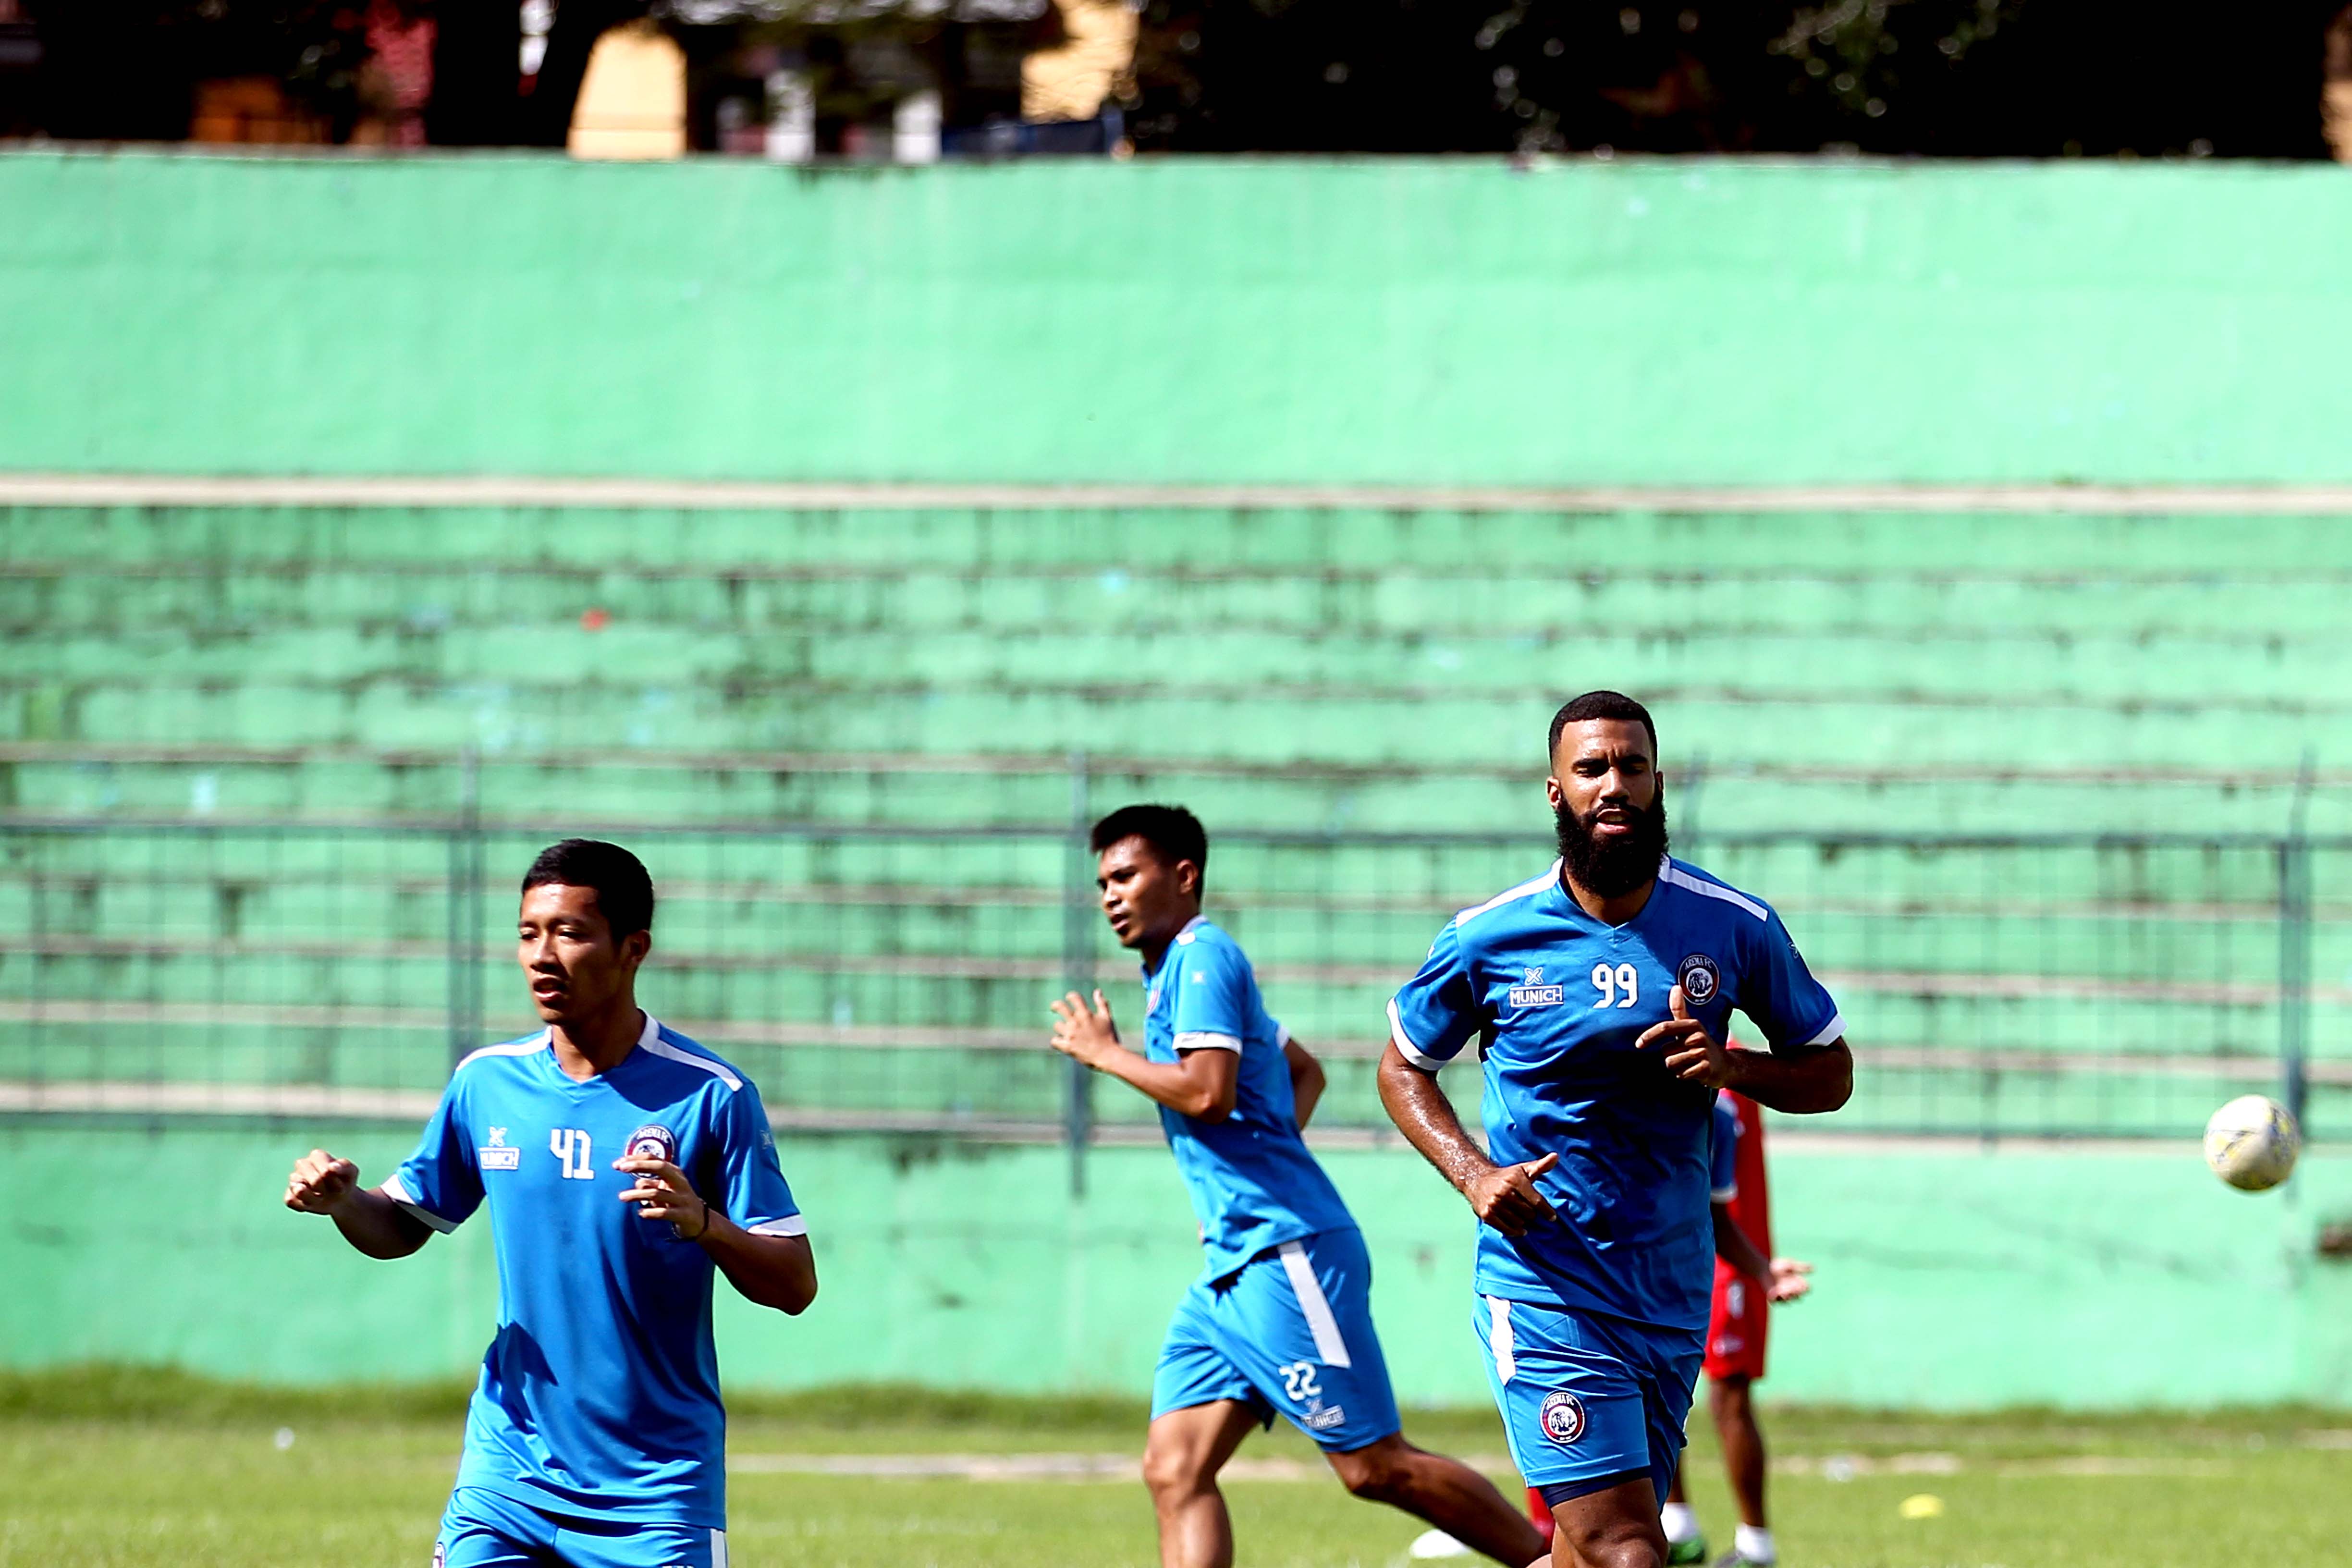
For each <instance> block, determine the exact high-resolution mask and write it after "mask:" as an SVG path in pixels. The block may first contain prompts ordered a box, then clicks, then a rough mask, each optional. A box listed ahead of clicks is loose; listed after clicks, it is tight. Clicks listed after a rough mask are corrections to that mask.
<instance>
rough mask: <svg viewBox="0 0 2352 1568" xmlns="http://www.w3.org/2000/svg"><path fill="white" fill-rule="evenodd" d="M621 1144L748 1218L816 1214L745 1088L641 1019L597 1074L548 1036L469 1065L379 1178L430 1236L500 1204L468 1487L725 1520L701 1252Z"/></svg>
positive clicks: (496, 1050)
mask: <svg viewBox="0 0 2352 1568" xmlns="http://www.w3.org/2000/svg"><path fill="white" fill-rule="evenodd" d="M625 1153H635V1154H652V1155H656V1156H659V1157H661V1158H664V1159H667V1160H669V1161H671V1162H672V1163H675V1164H677V1166H678V1168H679V1169H681V1170H682V1171H684V1172H685V1173H686V1175H687V1179H688V1181H689V1182H690V1183H692V1184H693V1186H694V1190H695V1191H696V1192H697V1193H698V1194H700V1195H701V1196H702V1197H704V1198H705V1199H707V1200H708V1201H709V1204H710V1205H711V1206H712V1207H713V1208H715V1209H717V1210H719V1212H721V1213H723V1214H725V1215H727V1217H728V1218H730V1219H731V1220H733V1221H734V1222H735V1223H736V1224H737V1225H740V1226H742V1227H743V1228H744V1229H746V1230H749V1231H751V1232H752V1233H753V1234H754V1235H761V1236H800V1235H804V1234H806V1231H807V1226H806V1224H805V1222H803V1219H802V1218H801V1213H800V1206H799V1205H797V1204H795V1203H794V1202H793V1194H792V1190H791V1189H790V1188H789V1187H788V1186H787V1185H786V1184H785V1183H784V1177H783V1172H782V1170H781V1169H780V1168H779V1166H778V1164H777V1161H776V1145H775V1140H774V1138H773V1136H772V1134H771V1133H770V1131H769V1128H768V1117H767V1112H766V1110H763V1109H762V1108H761V1103H760V1094H759V1090H758V1089H754V1088H753V1087H752V1086H751V1080H750V1079H746V1078H744V1077H743V1076H742V1075H741V1074H740V1073H738V1072H737V1071H736V1070H735V1069H734V1068H731V1067H730V1066H729V1065H728V1064H727V1063H725V1062H723V1061H721V1060H720V1059H719V1058H717V1057H715V1056H713V1055H711V1054H710V1053H709V1051H706V1050H704V1049H703V1048H702V1047H700V1046H698V1045H697V1044H696V1043H695V1042H694V1041H692V1040H690V1039H688V1038H687V1037H685V1036H683V1035H680V1034H678V1033H677V1032H676V1031H675V1030H671V1029H666V1028H663V1027H662V1026H660V1025H659V1024H658V1023H656V1022H655V1020H654V1019H653V1018H652V1017H651V1016H647V1017H646V1021H645V1027H644V1031H643V1033H641V1034H640V1035H639V1037H638V1039H637V1045H636V1048H635V1050H633V1051H631V1052H630V1053H629V1055H628V1056H627V1057H625V1058H623V1059H622V1060H621V1062H620V1064H619V1065H618V1066H616V1067H614V1068H613V1070H611V1071H610V1072H606V1073H602V1074H599V1075H597V1076H595V1077H593V1078H591V1079H587V1080H586V1081H584V1082H582V1081H578V1080H575V1079H572V1078H571V1077H569V1076H567V1075H566V1074H565V1073H564V1071H563V1069H562V1068H561V1067H559V1066H558V1065H557V1064H556V1060H555V1052H554V1049H553V1047H552V1046H551V1042H550V1040H549V1037H548V1036H547V1034H546V1033H545V1032H544V1031H542V1032H541V1033H540V1034H537V1035H534V1036H530V1037H528V1038H525V1039H520V1040H515V1041H510V1042H509V1043H508V1044H505V1045H499V1046H490V1047H486V1048H484V1049H482V1050H478V1051H476V1052H475V1053H474V1054H473V1055H471V1056H469V1057H467V1058H466V1059H465V1060H463V1061H462V1062H460V1063H458V1064H457V1071H456V1072H455V1073H454V1074H453V1075H452V1076H451V1078H450V1080H449V1086H448V1088H447V1089H446V1090H444V1091H443V1093H442V1096H441V1102H440V1104H439V1106H438V1107H437V1108H436V1110H434V1113H433V1118H432V1120H431V1121H429V1122H427V1123H426V1124H425V1135H424V1138H423V1140H422V1141H421V1142H419V1143H418V1145H417V1148H416V1152H415V1153H414V1154H412V1155H410V1156H409V1158H408V1160H407V1162H406V1163H404V1164H403V1165H402V1166H401V1167H400V1169H399V1171H398V1172H397V1173H395V1174H394V1176H393V1177H392V1179H391V1180H389V1181H387V1182H386V1183H385V1184H384V1189H383V1190H384V1191H385V1192H386V1193H387V1194H390V1195H391V1196H392V1197H393V1198H394V1199H395V1200H397V1201H398V1202H399V1203H400V1204H401V1205H403V1206H404V1207H405V1208H406V1209H407V1210H408V1212H409V1213H411V1214H413V1215H415V1216H416V1217H417V1218H418V1219H421V1220H423V1221H424V1222H425V1224H426V1225H428V1226H432V1227H433V1228H434V1229H435V1230H438V1231H450V1230H455V1229H456V1228H457V1226H459V1225H460V1224H462V1223H464V1221H465V1220H466V1219H467V1217H468V1216H470V1215H472V1214H473V1213H474V1211H475V1210H476V1209H478V1208H479V1207H480V1206H481V1205H483V1204H485V1203H487V1204H488V1205H489V1210H490V1219H491V1225H492V1226H493V1229H494V1233H495V1239H496V1244H497V1252H498V1265H499V1326H498V1333H497V1337H496V1338H494V1339H493V1340H492V1341H491V1342H490V1348H489V1351H488V1354H486V1355H485V1356H484V1357H483V1358H482V1373H481V1378H480V1381H479V1382H478V1384H477V1385H476V1387H475V1390H474V1397H473V1403H472V1405H471V1407H470V1408H469V1410H468V1412H467V1421H466V1451H465V1458H464V1460H463V1461H462V1463H461V1465H460V1466H459V1468H458V1473H457V1484H458V1485H459V1486H469V1487H482V1488H486V1489H489V1490H492V1491H496V1492H500V1493H504V1494H505V1495H507V1496H509V1497H512V1498H515V1499H518V1500H520V1501H522V1502H524V1503H526V1504H528V1505H529V1506H531V1507H534V1508H539V1509H543V1510H549V1511H551V1512H557V1513H573V1514H580V1515H583V1516H590V1517H601V1518H605V1519H612V1520H618V1521H641V1522H648V1523H675V1524H684V1525H689V1526H694V1527H698V1528H708V1529H712V1530H722V1529H724V1528H726V1516H727V1497H726V1467H725V1449H726V1415H725V1412H724V1411H723V1410H722V1409H721V1407H720V1405H719V1365H718V1357H717V1353H716V1352H715V1351H714V1349H713V1348H712V1344H711V1338H710V1294H711V1277H712V1274H713V1273H714V1272H715V1267H716V1266H715V1265H714V1264H713V1263H712V1262H711V1259H710V1255H709V1253H707V1252H705V1251H704V1250H703V1249H702V1248H701V1247H699V1246H698V1245H696V1244H695V1243H693V1242H690V1241H685V1240H681V1239H680V1238H679V1237H677V1235H675V1234H674V1233H673V1232H672V1231H671V1229H670V1226H669V1224H668V1222H667V1221H664V1220H649V1219H646V1218H643V1217H641V1216H640V1215H638V1213H637V1209H636V1205H634V1204H627V1203H623V1202H622V1201H621V1199H620V1194H622V1193H623V1192H625V1191H626V1190H627V1189H628V1188H629V1187H630V1186H631V1185H632V1184H634V1183H635V1177H633V1176H631V1175H629V1174H627V1173H624V1172H621V1171H616V1170H614V1169H613V1162H614V1161H615V1160H617V1159H619V1158H621V1157H622V1156H623V1155H624V1154H625Z"/></svg>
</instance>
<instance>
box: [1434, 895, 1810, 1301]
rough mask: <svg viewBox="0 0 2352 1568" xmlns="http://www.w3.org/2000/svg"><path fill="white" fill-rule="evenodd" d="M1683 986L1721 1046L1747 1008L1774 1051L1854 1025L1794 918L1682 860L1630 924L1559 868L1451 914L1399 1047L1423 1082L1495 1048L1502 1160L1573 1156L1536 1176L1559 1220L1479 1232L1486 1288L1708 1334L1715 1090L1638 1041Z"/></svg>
mask: <svg viewBox="0 0 2352 1568" xmlns="http://www.w3.org/2000/svg"><path fill="white" fill-rule="evenodd" d="M1677 984H1679V985H1680V986H1681V987H1682V988H1683V994H1684V997H1685V1001H1686V1003H1687V1005H1688V1007H1689V1010H1690V1013H1691V1016H1693V1017H1695V1018H1696V1019H1698V1020H1699V1021H1701V1022H1702V1023H1704V1024H1705V1025H1706V1028H1707V1032H1708V1033H1709V1034H1710V1035H1712V1036H1713V1037H1715V1038H1716V1039H1717V1040H1718V1041H1721V1040H1725V1039H1727V1038H1728V1035H1729V1023H1730V1015H1731V1013H1732V1011H1733V1010H1734V1009H1737V1010H1738V1011H1740V1012H1742V1013H1745V1014H1747V1015H1748V1017H1749V1018H1750V1019H1752V1020H1754V1022H1755V1024H1756V1026H1757V1028H1758V1029H1759V1031H1761V1032H1762V1034H1763V1037H1764V1039H1765V1041H1766V1043H1767V1044H1769V1046H1771V1047H1773V1048H1774V1049H1776V1050H1779V1049H1790V1048H1796V1047H1807V1046H1821V1045H1827V1044H1830V1043H1831V1042H1832V1041H1834V1040H1836V1039H1837V1038H1838V1037H1840V1036H1842V1035H1843V1033H1844V1028H1845V1026H1844V1024H1843V1021H1842V1020H1841V1019H1840V1018H1839V1016H1838V1009H1837V1004H1836V1003H1835V1002H1834V1001H1832V999H1831V997H1830V994H1829V993H1828V991H1826V990H1824V989H1823V988H1822V984H1821V983H1820V982H1819V981H1817V980H1815V979H1814V978H1813V976H1812V973H1811V971H1809V970H1808V969H1807V968H1806V967H1805V961H1804V960H1803V959H1802V958H1801V957H1800V956H1799V955H1798V952H1797V948H1796V944H1795V943H1794V942H1792V941H1790V936H1789V931H1788V928H1787V927H1786V926H1784V925H1782V924H1781V923H1780V917H1779V916H1778V915H1776V914H1774V913H1773V912H1772V911H1771V910H1769V909H1768V908H1767V907H1766V906H1765V905H1764V904H1762V903H1760V902H1759V901H1758V900H1755V899H1752V898H1750V897H1748V895H1747V894H1745V893H1742V892H1739V891H1738V890H1736V889H1732V888H1730V887H1727V886H1726V885H1725V884H1724V883H1722V882H1719V881H1717V880H1716V879H1714V878H1712V877H1710V876H1708V875H1707V874H1706V873H1705V872H1703V871H1700V870H1698V869H1696V868H1694V867H1690V866H1686V865H1685V864H1683V863H1682V862H1681V861H1679V860H1675V859H1671V858H1669V859H1666V860H1664V861H1663V862H1661V864H1660V866H1659V869H1658V880H1657V883H1656V886H1655V887H1654V889H1653V890H1652V892H1651V894H1650V899H1649V902H1647V903H1646V904H1644V905H1643V907H1642V911H1641V913H1639V914H1637V915H1635V916H1634V917H1633V919H1632V920H1630V921H1626V922H1625V923H1624V924H1623V925H1622V926H1612V925H1609V924H1608V923H1606V922H1605V921H1601V920H1598V919H1596V918H1594V917H1593V916H1591V915H1590V914H1587V913H1586V912H1585V910H1584V909H1583V907H1582V906H1581V905H1580V904H1578V903H1577V902H1576V900H1574V899H1573V898H1571V897H1570V895H1569V893H1568V891H1567V889H1565V888H1564V887H1563V886H1562V885H1561V882H1560V868H1559V864H1558V863H1557V862H1555V863H1554V864H1553V866H1552V868H1551V869H1549V871H1546V872H1545V873H1544V874H1543V875H1542V876H1541V877H1538V878H1536V879H1534V880H1532V881H1528V882H1524V883H1521V884H1520V885H1519V886H1517V887H1516V888H1512V889H1508V890H1507V891H1506V892H1503V893H1501V894H1499V895H1497V896H1496V897H1495V898H1493V899H1491V900H1488V901H1487V902H1486V903H1484V904H1480V905H1478V906H1477V907H1476V908H1475V909H1468V910H1463V911H1462V912H1461V913H1460V914H1458V915H1456V916H1454V919H1453V920H1452V921H1449V922H1447V924H1446V925H1445V927H1444V929H1443V930H1442V931H1439V932H1438V933H1437V940H1436V942H1434V943H1433V944H1432V945H1431V947H1430V950H1429V957H1428V960H1427V961H1426V962H1425V963H1423V965H1422V968H1421V973H1418V974H1416V975H1414V976H1413V977H1412V980H1411V981H1410V982H1408V983H1407V984H1406V985H1405V986H1404V988H1403V989H1402V991H1399V992H1398V993H1397V994H1396V997H1395V999H1394V1000H1393V1001H1391V1003H1390V1004H1389V1023H1390V1029H1391V1037H1392V1039H1393V1042H1394V1044H1395V1046H1396V1047H1397V1049H1398V1051H1399V1052H1400V1053H1402V1055H1403V1057H1404V1058H1405V1059H1406V1060H1408V1061H1410V1062H1412V1064H1413V1065H1414V1066H1415V1067H1417V1068H1422V1069H1423V1071H1427V1072H1435V1071H1436V1070H1437V1069H1439V1068H1442V1067H1444V1066H1445V1065H1446V1064H1447V1063H1448V1062H1451V1061H1453V1060H1454V1058H1456V1057H1457V1056H1458V1055H1459V1054H1460V1053H1461V1051H1462V1048H1463V1047H1465V1045H1467V1044H1468V1043H1469V1042H1470V1040H1471V1039H1472V1038H1473V1037H1477V1038H1478V1039H1479V1040H1480V1041H1481V1051H1480V1055H1481V1057H1482V1058H1483V1060H1484V1063H1485V1068H1486V1098H1485V1106H1484V1115H1485V1122H1486V1147H1487V1152H1488V1154H1489V1155H1490V1156H1491V1157H1492V1158H1493V1159H1494V1160H1495V1161H1496V1163H1499V1164H1516V1163H1520V1162H1523V1161H1528V1160H1534V1159H1536V1158H1538V1157H1539V1156H1541V1155H1544V1154H1557V1155H1559V1164H1558V1165H1557V1166H1555V1167H1554V1168H1553V1169H1552V1170H1551V1171H1549V1173H1546V1174H1545V1175H1543V1176H1541V1177H1539V1178H1538V1187H1539V1188H1540V1190H1541V1191H1542V1193H1543V1195H1544V1196H1545V1198H1546V1199H1547V1200H1549V1202H1550V1204H1551V1205H1552V1207H1553V1208H1554V1210H1556V1211H1557V1212H1558V1214H1559V1223H1557V1224H1544V1225H1538V1226H1535V1227H1533V1228H1532V1229H1531V1230H1529V1231H1528V1234H1527V1235H1525V1236H1522V1237H1507V1236H1505V1235H1503V1234H1502V1233H1501V1232H1500V1231H1497V1230H1495V1229H1493V1228H1492V1227H1488V1226H1482V1227H1480V1230H1479V1233H1478V1258H1477V1276H1476V1280H1477V1289H1478V1291H1479V1293H1480V1294H1481V1295H1485V1296H1489V1297H1496V1298H1500V1299H1503V1300H1515V1301H1525V1302H1528V1303H1531V1304H1534V1305H1538V1306H1546V1307H1559V1308H1564V1309H1568V1310H1580V1311H1597V1312H1606V1313H1609V1314H1612V1315H1613V1316H1615V1317H1619V1318H1623V1319H1628V1320H1631V1321H1633V1322H1636V1323H1643V1324H1649V1325H1653V1326H1656V1327H1660V1328H1668V1329H1677V1330H1684V1331H1689V1332H1692V1333H1694V1334H1696V1333H1698V1332H1700V1331H1704V1330H1705V1328H1706V1321H1707V1298H1708V1294H1709V1287H1710V1284H1711V1282H1712V1280H1713V1278H1714V1267H1713V1265H1714V1256H1715V1248H1714V1239H1713V1230H1712V1226H1711V1223H1710V1220H1709V1215H1708V1209H1707V1195H1708V1192H1709V1190H1710V1185H1711V1184H1710V1182H1709V1170H1708V1166H1709V1160H1708V1153H1709V1149H1710V1147H1711V1143H1712V1133H1711V1122H1712V1116H1713V1111H1712V1107H1713V1100H1714V1093H1713V1091H1712V1090H1709V1089H1704V1088H1701V1087H1700V1086H1699V1085H1697V1084H1694V1083H1684V1082H1682V1081H1680V1080H1678V1079H1675V1078H1674V1077H1672V1076H1671V1075H1670V1074H1669V1073H1668V1072H1667V1070H1666V1068H1665V1057H1666V1055H1667V1052H1666V1050H1665V1049H1663V1048H1660V1047H1649V1048H1646V1049H1643V1048H1637V1047H1635V1045H1634V1041H1635V1040H1636V1039H1638V1038H1639V1037H1640V1036H1641V1034H1642V1032H1643V1030H1645V1029H1647V1028H1649V1027H1650V1026H1652V1025H1654V1024H1658V1023H1662V1022H1664V1020H1665V1019H1666V1018H1667V1017H1668V1016H1670V1015H1669V1012H1668V1005H1667V993H1668V990H1669V989H1670V988H1671V987H1673V986H1675V985H1677Z"/></svg>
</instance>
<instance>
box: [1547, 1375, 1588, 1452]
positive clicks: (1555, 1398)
mask: <svg viewBox="0 0 2352 1568" xmlns="http://www.w3.org/2000/svg"><path fill="white" fill-rule="evenodd" d="M1536 1425H1538V1426H1541V1427H1542V1428H1543V1435H1544V1436H1547V1437H1549V1438H1550V1439H1551V1440H1552V1441H1553V1442H1555V1443H1558V1444H1559V1446H1560V1447H1563V1448H1564V1447H1568V1445H1569V1444H1570V1443H1573V1442H1575V1441H1576V1440H1577V1439H1578V1438H1579V1437H1581V1436H1584V1402H1583V1401H1582V1400H1580V1399H1579V1398H1577V1397H1576V1395H1574V1394H1570V1392H1569V1391H1568V1390H1566V1389H1565V1388H1556V1389H1554V1390H1552V1391H1551V1392H1550V1393H1549V1394H1545V1395H1544V1399H1543V1404H1542V1405H1538V1407H1537V1409H1536Z"/></svg>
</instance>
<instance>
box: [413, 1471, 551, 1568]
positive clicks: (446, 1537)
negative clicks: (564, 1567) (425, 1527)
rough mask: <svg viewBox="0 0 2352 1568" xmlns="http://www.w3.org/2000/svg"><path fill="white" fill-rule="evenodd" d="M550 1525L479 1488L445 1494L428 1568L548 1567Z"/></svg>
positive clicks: (539, 1515) (530, 1511)
mask: <svg viewBox="0 0 2352 1568" xmlns="http://www.w3.org/2000/svg"><path fill="white" fill-rule="evenodd" d="M554 1546H555V1521H553V1520H551V1519H550V1518H548V1516H547V1515H545V1514H543V1513H541V1512H540V1511H539V1510H536V1509H533V1508H528V1507H525V1506H524V1505H523V1504H521V1503H519V1502H517V1501H515V1500H513V1499H511V1498H506V1497H501V1496H499V1494H498V1493H496V1492H493V1491H485V1490H484V1489H481V1488H479V1487H459V1488H458V1489H457V1490H456V1491H454V1492H452V1493H450V1494H449V1506H448V1508H447V1509H446V1510H444V1511H443V1512H442V1515H441V1531H440V1534H439V1536H438V1537H437V1538H436V1540H435V1542H434V1543H433V1568H552V1565H553V1564H554V1563H555V1562H556V1558H555V1556H554Z"/></svg>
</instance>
